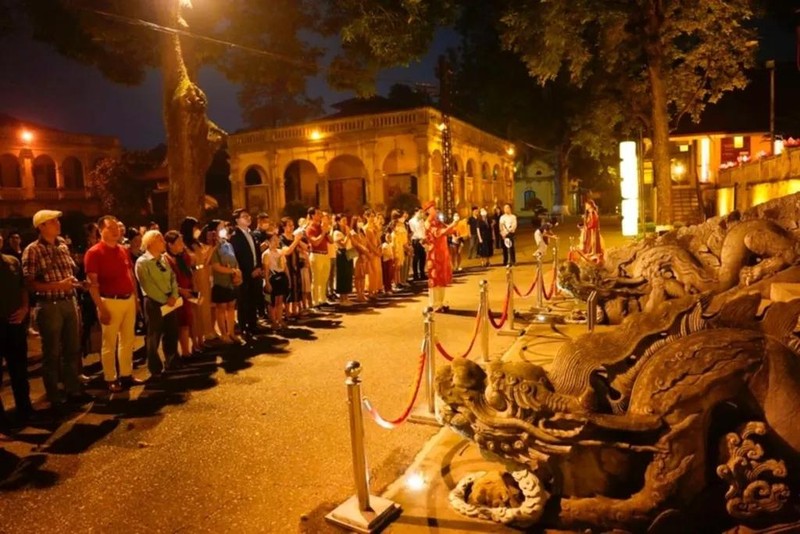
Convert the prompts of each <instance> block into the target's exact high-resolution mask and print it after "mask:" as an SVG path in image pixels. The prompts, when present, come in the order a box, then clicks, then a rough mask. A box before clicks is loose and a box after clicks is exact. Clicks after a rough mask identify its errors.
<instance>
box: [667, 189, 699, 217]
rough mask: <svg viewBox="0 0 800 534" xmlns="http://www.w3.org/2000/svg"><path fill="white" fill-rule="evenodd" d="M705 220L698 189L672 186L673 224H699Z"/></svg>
mask: <svg viewBox="0 0 800 534" xmlns="http://www.w3.org/2000/svg"><path fill="white" fill-rule="evenodd" d="M701 222H703V218H702V214H701V212H700V205H699V203H698V202H697V190H696V189H695V188H694V187H673V188H672V224H676V223H681V224H683V225H688V224H699V223H701Z"/></svg>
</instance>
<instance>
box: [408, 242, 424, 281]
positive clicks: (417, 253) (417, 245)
mask: <svg viewBox="0 0 800 534" xmlns="http://www.w3.org/2000/svg"><path fill="white" fill-rule="evenodd" d="M411 246H412V247H413V249H414V259H413V262H412V268H413V269H414V280H423V279H424V278H425V258H426V257H427V254H426V253H425V246H424V245H423V244H422V240H419V239H414V240H412V241H411Z"/></svg>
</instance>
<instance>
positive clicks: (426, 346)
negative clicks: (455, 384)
mask: <svg viewBox="0 0 800 534" xmlns="http://www.w3.org/2000/svg"><path fill="white" fill-rule="evenodd" d="M423 315H424V316H425V322H424V326H425V339H424V341H423V342H422V350H423V351H425V366H426V373H425V400H426V404H427V406H417V407H416V408H414V411H413V412H411V416H410V417H409V418H408V420H409V421H410V422H412V423H423V424H426V425H436V426H441V425H440V423H439V422H438V421H437V420H436V389H435V386H434V382H435V380H436V330H435V325H434V320H433V316H434V314H433V308H431V307H428V308H426V309H425V311H424V312H423Z"/></svg>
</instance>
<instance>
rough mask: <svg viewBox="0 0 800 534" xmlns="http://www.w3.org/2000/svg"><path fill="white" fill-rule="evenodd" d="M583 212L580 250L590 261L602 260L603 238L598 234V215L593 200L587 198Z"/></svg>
mask: <svg viewBox="0 0 800 534" xmlns="http://www.w3.org/2000/svg"><path fill="white" fill-rule="evenodd" d="M584 208H585V212H584V214H583V239H582V242H583V243H582V244H583V247H582V252H583V254H584V256H586V257H587V258H589V259H590V260H592V261H595V262H598V263H602V261H603V238H602V237H601V236H600V215H599V214H598V212H597V204H595V202H594V200H591V199H589V200H587V201H586V203H585V204H584Z"/></svg>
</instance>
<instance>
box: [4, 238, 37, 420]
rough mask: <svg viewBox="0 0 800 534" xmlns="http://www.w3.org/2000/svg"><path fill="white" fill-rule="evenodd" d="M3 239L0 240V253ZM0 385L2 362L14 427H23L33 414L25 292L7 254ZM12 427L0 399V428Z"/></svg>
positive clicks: (16, 262)
mask: <svg viewBox="0 0 800 534" xmlns="http://www.w3.org/2000/svg"><path fill="white" fill-rule="evenodd" d="M2 247H3V237H2V236H0V250H1V249H2ZM0 294H2V295H3V298H2V299H0V384H2V382H3V361H5V367H6V368H7V369H8V375H9V378H10V379H11V391H12V393H13V394H14V405H15V407H16V421H15V423H16V424H20V423H24V422H25V421H27V420H28V418H30V416H31V414H33V406H32V405H31V398H30V385H29V384H28V328H27V319H28V292H27V291H26V289H25V282H24V278H23V276H22V265H21V264H20V261H19V260H18V259H17V258H16V257H15V256H13V255H11V254H5V253H2V254H0ZM7 426H12V424H11V421H9V420H8V418H7V417H6V415H5V408H4V407H3V401H2V398H0V428H2V427H7Z"/></svg>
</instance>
